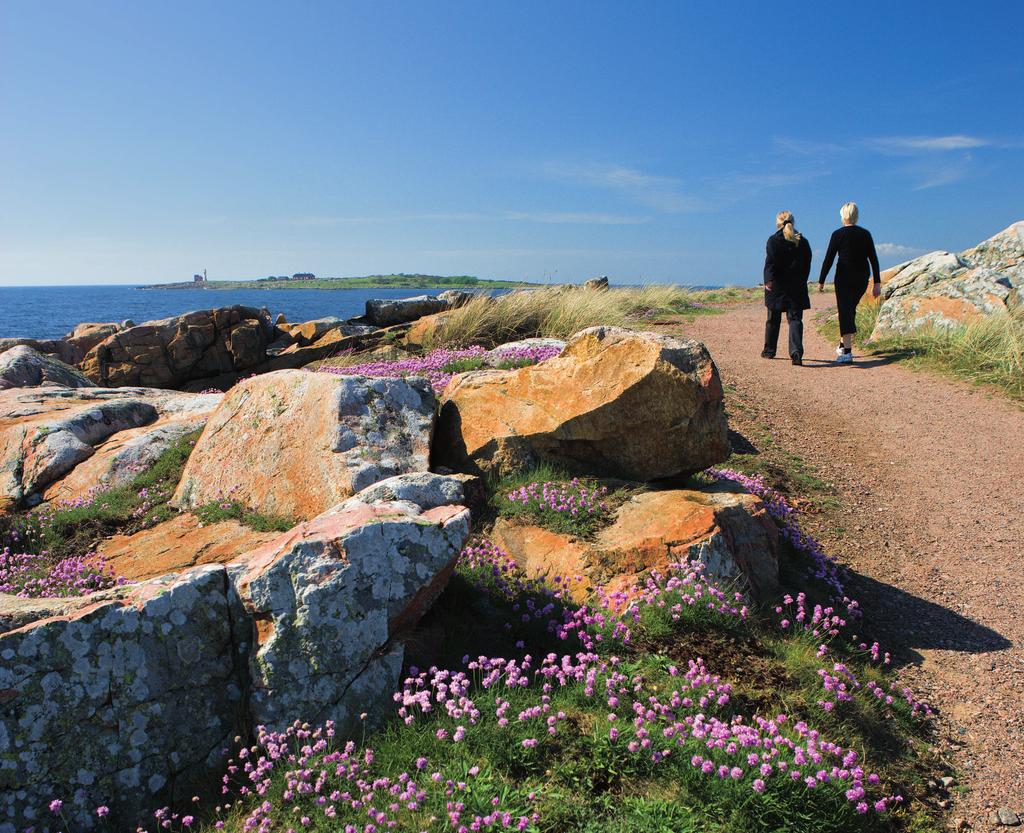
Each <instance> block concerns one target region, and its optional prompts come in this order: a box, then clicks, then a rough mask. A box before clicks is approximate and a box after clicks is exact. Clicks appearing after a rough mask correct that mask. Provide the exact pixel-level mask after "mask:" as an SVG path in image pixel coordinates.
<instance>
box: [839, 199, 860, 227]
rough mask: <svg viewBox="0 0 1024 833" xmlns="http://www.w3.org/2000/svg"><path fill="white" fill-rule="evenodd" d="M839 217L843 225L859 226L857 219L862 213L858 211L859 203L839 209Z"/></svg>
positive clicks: (848, 204)
mask: <svg viewBox="0 0 1024 833" xmlns="http://www.w3.org/2000/svg"><path fill="white" fill-rule="evenodd" d="M839 216H840V217H842V219H843V223H844V224H845V225H848V226H853V225H856V224H857V218H858V217H859V216H860V212H859V211H858V210H857V203H855V202H848V203H846V205H844V206H843V207H842V208H840V209H839Z"/></svg>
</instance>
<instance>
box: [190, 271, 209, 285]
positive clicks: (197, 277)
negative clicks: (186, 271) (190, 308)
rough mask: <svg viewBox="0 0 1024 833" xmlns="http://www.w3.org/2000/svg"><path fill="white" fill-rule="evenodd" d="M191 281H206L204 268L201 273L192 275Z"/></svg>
mask: <svg viewBox="0 0 1024 833" xmlns="http://www.w3.org/2000/svg"><path fill="white" fill-rule="evenodd" d="M192 283H206V270H205V269H204V270H203V274H201V275H193V276H192Z"/></svg>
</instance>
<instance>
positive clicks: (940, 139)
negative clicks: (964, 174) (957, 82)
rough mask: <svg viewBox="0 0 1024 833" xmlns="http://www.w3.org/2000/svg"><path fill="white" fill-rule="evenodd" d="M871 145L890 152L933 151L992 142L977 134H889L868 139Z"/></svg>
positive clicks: (978, 146) (969, 147)
mask: <svg viewBox="0 0 1024 833" xmlns="http://www.w3.org/2000/svg"><path fill="white" fill-rule="evenodd" d="M867 143H868V145H869V146H870V147H873V148H875V149H877V150H880V151H883V152H889V153H918V152H922V151H924V152H931V151H940V152H942V151H950V150H970V149H971V148H981V147H987V146H989V145H991V144H992V142H990V141H989V140H987V139H980V138H978V137H977V136H965V135H963V134H956V135H952V136H888V137H883V138H878V139H868V140H867Z"/></svg>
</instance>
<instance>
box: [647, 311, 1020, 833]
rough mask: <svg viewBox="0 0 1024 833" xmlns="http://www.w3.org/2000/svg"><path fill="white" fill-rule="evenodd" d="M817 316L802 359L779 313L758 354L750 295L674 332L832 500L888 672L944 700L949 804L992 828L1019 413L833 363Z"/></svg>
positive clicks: (1014, 798)
mask: <svg viewBox="0 0 1024 833" xmlns="http://www.w3.org/2000/svg"><path fill="white" fill-rule="evenodd" d="M813 302H814V305H815V308H816V309H817V310H821V309H824V308H827V307H829V306H831V305H832V302H833V299H832V296H830V295H815V296H814V298H813ZM814 315H815V312H814V310H811V311H808V312H807V313H806V314H805V337H804V343H805V355H804V362H805V364H804V366H803V367H794V366H792V365H791V364H790V362H789V359H788V357H786V348H785V343H786V332H785V330H786V325H785V323H783V332H782V335H781V338H780V340H779V341H780V351H779V353H780V356H781V357H784V358H779V359H776V360H774V361H771V360H766V359H762V358H760V352H761V347H762V340H763V333H764V324H763V321H764V308H763V307H762V306H760V305H744V306H740V307H735V308H732V309H730V310H729V311H728V312H727V313H725V314H723V315H709V316H704V317H701V318H698V319H695V320H693V321H691V322H689V323H687V324H685V325H684V326H683V332H685V333H686V334H687V335H688V336H690V337H694V338H698V339H700V340H702V341H704V342H705V343H706V344H707V345H708V347H709V349H710V350H711V354H712V356H713V357H714V358H715V361H716V362H717V363H718V366H719V369H720V371H721V373H722V376H723V379H724V381H725V383H726V385H728V386H731V387H732V388H733V391H732V392H731V393H730V394H727V396H728V395H733V396H736V397H738V398H739V399H741V400H742V401H743V402H744V404H745V405H746V409H745V410H744V412H743V413H744V416H743V417H741V418H740V420H739V422H738V423H737V424H734V425H733V427H734V428H737V429H738V430H740V431H741V432H742V430H743V422H744V421H745V420H751V419H756V420H757V421H758V422H759V423H760V425H761V426H762V427H763V428H765V429H766V430H767V431H768V432H769V433H770V435H771V436H772V437H773V438H774V439H776V440H777V441H778V442H779V443H780V444H781V445H782V446H783V447H784V448H785V449H787V450H788V451H791V452H793V453H796V454H798V455H800V456H801V457H803V458H804V459H805V460H806V461H808V463H810V464H811V465H812V467H813V468H814V469H815V472H816V473H817V474H818V475H819V476H820V477H821V478H822V479H823V480H824V481H825V482H826V483H828V484H830V487H832V488H834V489H835V492H836V495H837V496H838V497H840V498H841V499H842V506H841V508H839V509H838V510H834V511H833V510H830V511H828V512H827V513H825V514H823V515H821V516H818V518H817V520H816V521H814V522H812V523H811V524H810V525H811V527H812V528H813V527H814V526H815V525H816V526H817V529H815V530H814V531H815V532H816V533H817V534H819V536H820V538H821V540H823V541H824V542H825V544H826V546H827V549H828V551H829V552H831V553H832V554H833V555H835V556H836V557H838V558H839V559H840V560H841V561H843V562H844V563H846V564H847V565H849V566H850V567H851V569H852V570H853V571H854V574H855V576H854V579H853V582H852V584H851V589H852V591H853V592H852V593H851V595H853V596H854V597H855V598H858V599H859V600H860V601H861V603H862V605H863V606H864V608H865V610H866V612H867V615H868V617H870V620H871V626H872V631H873V633H876V634H877V635H878V636H879V637H880V638H881V639H884V641H885V643H886V645H885V647H887V648H889V649H890V650H892V652H893V655H894V657H896V658H898V659H899V660H900V662H901V664H902V665H903V667H902V670H901V675H902V676H903V677H904V679H905V680H906V681H907V683H908V684H910V685H911V686H912V687H913V688H914V689H915V691H916V692H917V693H918V694H919V695H922V696H924V698H925V699H927V700H928V701H929V702H931V703H933V704H935V705H937V706H938V707H939V709H940V710H941V718H940V728H939V734H940V736H941V738H942V740H941V742H940V746H941V747H943V748H945V749H948V750H949V753H950V755H951V756H952V762H953V763H954V765H955V766H957V767H958V769H959V771H960V772H961V774H962V780H961V783H962V784H963V786H965V787H967V788H969V790H970V791H969V792H968V793H967V795H965V796H963V797H961V798H958V799H956V801H955V806H954V807H953V809H952V810H951V816H954V817H955V816H961V817H964V818H966V819H967V820H968V821H969V822H970V823H971V824H972V826H973V829H975V830H986V829H989V827H990V825H989V823H988V815H989V813H990V811H991V810H992V809H994V808H997V807H1001V806H1009V807H1010V808H1012V809H1013V810H1015V811H1017V812H1018V813H1021V814H1022V815H1024V650H1022V648H1021V645H1022V642H1024V483H1022V481H1024V410H1022V409H1021V408H1020V407H1018V406H1017V405H1015V404H1013V403H1011V402H1009V401H1007V400H1005V399H1003V398H1000V397H999V396H998V395H996V394H989V393H985V392H983V391H980V390H978V389H974V388H971V387H970V386H968V385H965V384H962V383H958V382H956V381H947V380H946V379H943V378H940V377H938V376H934V375H931V374H926V373H923V372H914V371H911V370H909V369H907V368H906V367H902V366H900V365H898V364H895V363H892V362H891V361H890V360H889V359H887V358H884V357H883V358H880V357H866V358H858V359H857V360H856V362H855V364H854V365H852V366H842V365H835V364H834V363H833V362H832V359H833V358H834V357H835V348H834V345H832V344H828V343H826V342H825V340H824V339H823V338H822V337H821V336H820V335H818V333H817V332H816V328H815V325H814ZM659 329H660V328H659ZM748 424H749V423H748ZM1002 829H1006V828H1002Z"/></svg>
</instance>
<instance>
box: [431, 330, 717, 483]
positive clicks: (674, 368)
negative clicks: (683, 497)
mask: <svg viewBox="0 0 1024 833" xmlns="http://www.w3.org/2000/svg"><path fill="white" fill-rule="evenodd" d="M728 455H729V444H728V439H727V431H726V421H725V412H724V407H723V401H722V384H721V381H720V379H719V376H718V370H717V369H716V367H715V365H714V362H712V360H711V356H710V355H709V354H708V351H707V349H706V348H705V347H704V345H703V344H700V343H699V342H695V341H683V340H680V339H676V338H672V337H669V336H663V335H656V334H652V333H640V332H633V331H631V330H625V329H620V328H615V327H594V328H591V329H589V330H584V331H582V332H580V333H577V334H576V335H575V336H573V338H572V339H570V341H569V343H568V345H567V346H566V348H565V350H564V351H563V352H562V353H561V355H559V356H557V357H555V358H553V359H549V360H547V361H545V362H542V363H541V364H538V365H534V366H531V367H525V368H522V369H520V370H507V371H503V370H481V371H475V372H472V373H465V374H461V375H459V376H456V377H455V378H454V379H453V380H452V382H451V383H450V384H449V385H448V388H447V389H446V390H445V392H444V394H443V396H442V400H441V413H440V417H439V420H438V426H437V432H436V437H435V442H434V451H433V456H434V461H435V462H436V463H437V464H440V465H444V466H447V467H448V468H451V469H454V470H456V471H472V472H493V473H495V474H505V473H508V472H511V471H515V470H518V469H521V468H524V467H527V466H530V465H534V464H536V463H539V462H542V461H548V462H553V463H556V464H558V465H560V466H563V467H566V468H568V469H570V470H573V471H577V472H582V473H590V474H604V475H611V476H615V477H622V478H624V479H627V480H638V481H647V480H654V479H658V478H665V477H671V476H675V475H681V474H686V473H692V472H695V471H698V470H700V469H703V468H706V467H707V466H710V465H713V464H715V463H716V462H721V461H722V460H724V459H725V458H726V457H727V456H728Z"/></svg>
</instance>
